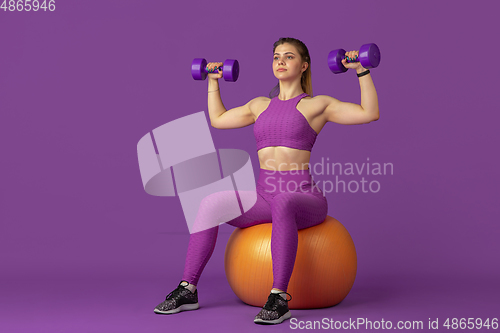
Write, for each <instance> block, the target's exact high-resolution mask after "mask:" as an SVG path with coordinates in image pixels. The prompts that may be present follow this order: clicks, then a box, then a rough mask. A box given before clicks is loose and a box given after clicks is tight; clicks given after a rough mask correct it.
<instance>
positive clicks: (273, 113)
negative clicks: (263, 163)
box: [253, 93, 318, 151]
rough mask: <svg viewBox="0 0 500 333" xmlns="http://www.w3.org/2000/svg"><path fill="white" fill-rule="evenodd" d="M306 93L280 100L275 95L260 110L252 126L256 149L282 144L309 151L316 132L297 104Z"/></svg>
mask: <svg viewBox="0 0 500 333" xmlns="http://www.w3.org/2000/svg"><path fill="white" fill-rule="evenodd" d="M305 96H309V95H308V94H306V93H303V94H300V95H299V96H297V97H294V98H292V99H289V100H286V101H282V100H280V99H279V98H278V97H277V96H276V97H275V98H273V99H271V103H269V106H268V107H267V109H266V110H264V112H262V113H261V114H260V115H259V117H258V118H257V120H256V121H255V124H254V127H253V133H254V135H255V140H256V142H257V150H260V149H262V148H265V147H271V146H283V147H289V148H295V149H301V150H308V151H311V150H312V147H313V146H314V142H315V141H316V137H317V136H318V134H317V133H316V131H315V130H314V129H313V128H312V127H311V125H309V122H308V121H307V119H306V118H305V117H304V115H303V114H302V113H300V111H299V110H297V104H298V103H299V101H300V100H301V99H302V98H304V97H305Z"/></svg>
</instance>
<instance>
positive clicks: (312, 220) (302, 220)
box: [271, 192, 328, 230]
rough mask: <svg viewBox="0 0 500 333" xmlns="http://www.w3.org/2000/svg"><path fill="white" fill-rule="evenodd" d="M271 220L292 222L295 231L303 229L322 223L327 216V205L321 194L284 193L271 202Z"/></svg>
mask: <svg viewBox="0 0 500 333" xmlns="http://www.w3.org/2000/svg"><path fill="white" fill-rule="evenodd" d="M271 209H272V212H273V214H272V219H273V220H283V219H285V220H290V221H286V222H292V221H291V220H294V221H293V222H295V223H296V224H297V229H299V230H300V229H304V228H309V227H312V226H315V225H317V224H320V223H321V222H323V221H324V220H325V218H326V216H327V214H328V203H327V201H326V198H325V197H324V196H323V195H322V194H311V193H304V192H285V193H280V194H278V195H276V196H275V197H274V199H273V201H271Z"/></svg>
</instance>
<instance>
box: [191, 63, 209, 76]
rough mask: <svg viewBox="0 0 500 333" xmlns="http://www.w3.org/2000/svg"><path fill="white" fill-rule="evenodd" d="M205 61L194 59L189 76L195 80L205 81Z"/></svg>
mask: <svg viewBox="0 0 500 333" xmlns="http://www.w3.org/2000/svg"><path fill="white" fill-rule="evenodd" d="M206 68H207V61H206V60H205V59H203V58H195V59H194V60H193V62H192V63H191V75H192V76H193V79H195V80H205V79H206V78H207V71H206Z"/></svg>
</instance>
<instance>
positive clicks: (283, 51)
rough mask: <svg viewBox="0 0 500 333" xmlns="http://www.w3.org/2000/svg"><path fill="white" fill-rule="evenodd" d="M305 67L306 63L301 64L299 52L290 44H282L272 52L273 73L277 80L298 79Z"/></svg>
mask: <svg viewBox="0 0 500 333" xmlns="http://www.w3.org/2000/svg"><path fill="white" fill-rule="evenodd" d="M307 66H308V64H307V62H302V58H301V57H300V54H299V52H298V51H297V49H296V48H295V46H293V45H292V44H288V43H284V44H281V45H278V46H277V47H276V49H275V50H274V55H273V72H274V76H276V78H277V79H279V80H290V79H296V78H297V77H299V78H300V77H301V75H302V72H304V71H305V70H306V69H307Z"/></svg>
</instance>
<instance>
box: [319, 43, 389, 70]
mask: <svg viewBox="0 0 500 333" xmlns="http://www.w3.org/2000/svg"><path fill="white" fill-rule="evenodd" d="M354 63H357V64H354ZM359 63H361V66H363V67H364V68H375V67H377V66H378V65H379V63H380V50H379V48H378V46H377V45H376V44H374V43H371V44H364V45H363V46H361V48H360V49H359V51H350V52H346V51H345V50H344V49H338V50H333V51H332V52H330V54H328V67H330V70H331V71H332V72H334V73H335V74H339V73H344V72H346V71H347V69H349V68H356V67H358V66H359ZM346 64H349V65H347V66H346ZM351 64H352V65H351Z"/></svg>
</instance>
